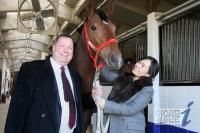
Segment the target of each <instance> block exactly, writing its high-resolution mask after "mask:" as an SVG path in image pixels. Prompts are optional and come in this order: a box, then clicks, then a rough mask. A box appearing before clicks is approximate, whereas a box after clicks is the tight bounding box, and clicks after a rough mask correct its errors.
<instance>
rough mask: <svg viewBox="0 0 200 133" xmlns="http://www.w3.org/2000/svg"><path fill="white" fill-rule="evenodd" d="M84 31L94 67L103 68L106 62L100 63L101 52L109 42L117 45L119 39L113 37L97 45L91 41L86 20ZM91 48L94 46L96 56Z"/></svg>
mask: <svg viewBox="0 0 200 133" xmlns="http://www.w3.org/2000/svg"><path fill="white" fill-rule="evenodd" d="M84 32H85V38H86V45H87V50H88V53H89V56H90V58H91V59H92V60H93V63H94V67H95V68H98V69H101V68H103V67H104V65H105V62H103V63H101V64H98V58H99V53H100V52H101V50H102V49H103V48H104V47H106V46H107V45H109V44H114V45H116V44H117V43H118V41H117V40H116V39H114V38H111V39H109V40H108V41H106V42H104V43H102V44H101V45H99V46H98V47H95V45H94V44H93V43H92V42H91V41H90V38H89V35H88V30H87V24H86V22H85V23H84ZM90 48H92V49H93V50H94V51H95V56H93V55H92V53H91V49H90Z"/></svg>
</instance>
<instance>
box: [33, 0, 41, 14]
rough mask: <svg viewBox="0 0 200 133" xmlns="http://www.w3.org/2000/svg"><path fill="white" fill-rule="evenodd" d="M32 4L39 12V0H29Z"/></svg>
mask: <svg viewBox="0 0 200 133" xmlns="http://www.w3.org/2000/svg"><path fill="white" fill-rule="evenodd" d="M31 2H32V6H33V9H34V11H35V12H39V11H40V10H41V7H40V2H39V0H31Z"/></svg>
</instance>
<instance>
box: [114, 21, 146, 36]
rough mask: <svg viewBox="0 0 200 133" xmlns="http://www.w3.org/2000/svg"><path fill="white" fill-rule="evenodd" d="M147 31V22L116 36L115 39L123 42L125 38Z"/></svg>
mask: <svg viewBox="0 0 200 133" xmlns="http://www.w3.org/2000/svg"><path fill="white" fill-rule="evenodd" d="M145 30H147V22H144V23H141V24H140V25H138V26H136V27H134V28H132V29H130V30H128V31H126V32H124V33H122V34H120V35H118V36H117V37H116V38H117V39H118V40H123V39H125V38H127V37H130V36H133V35H136V34H139V33H141V32H143V31H145Z"/></svg>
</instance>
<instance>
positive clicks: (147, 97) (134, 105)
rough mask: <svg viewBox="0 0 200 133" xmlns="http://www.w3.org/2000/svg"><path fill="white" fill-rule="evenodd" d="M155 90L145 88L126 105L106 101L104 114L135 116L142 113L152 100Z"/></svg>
mask: <svg viewBox="0 0 200 133" xmlns="http://www.w3.org/2000/svg"><path fill="white" fill-rule="evenodd" d="M152 96H153V88H152V87H149V86H148V87H144V88H143V89H142V90H141V91H140V92H138V93H137V94H136V95H135V96H133V97H132V98H131V99H130V100H129V101H128V102H126V103H116V102H113V101H109V100H106V102H105V107H104V113H110V114H116V115H135V114H137V113H139V112H141V111H142V110H143V109H144V108H145V107H146V106H147V105H148V104H149V102H150V101H151V100H152Z"/></svg>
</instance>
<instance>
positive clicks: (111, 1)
mask: <svg viewBox="0 0 200 133" xmlns="http://www.w3.org/2000/svg"><path fill="white" fill-rule="evenodd" d="M115 4H116V0H108V7H107V15H108V16H109V17H110V18H111V17H112V14H113V12H114V9H115Z"/></svg>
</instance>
